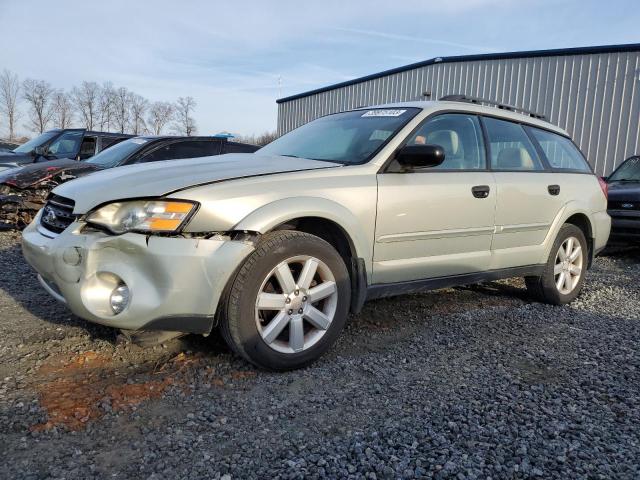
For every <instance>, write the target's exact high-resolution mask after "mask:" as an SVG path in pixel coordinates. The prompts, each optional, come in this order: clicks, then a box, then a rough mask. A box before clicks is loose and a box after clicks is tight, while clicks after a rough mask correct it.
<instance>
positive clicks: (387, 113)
mask: <svg viewBox="0 0 640 480" xmlns="http://www.w3.org/2000/svg"><path fill="white" fill-rule="evenodd" d="M404 112H406V110H369V111H367V112H365V113H364V114H363V115H362V116H363V117H399V116H400V115H402V114H403V113H404Z"/></svg>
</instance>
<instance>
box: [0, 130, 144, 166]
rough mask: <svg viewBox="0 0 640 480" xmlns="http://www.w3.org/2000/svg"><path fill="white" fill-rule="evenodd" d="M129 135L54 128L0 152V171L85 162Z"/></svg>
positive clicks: (129, 136)
mask: <svg viewBox="0 0 640 480" xmlns="http://www.w3.org/2000/svg"><path fill="white" fill-rule="evenodd" d="M131 137H132V135H127V134H124V133H109V132H93V131H90V130H85V129H84V128H67V129H54V130H49V131H46V132H44V133H43V134H41V135H38V136H37V137H36V138H32V139H31V140H29V141H28V142H26V143H24V144H22V145H20V146H18V147H16V148H14V149H13V150H11V151H0V171H2V170H7V169H9V168H14V167H19V166H23V165H26V164H30V163H38V162H47V161H50V160H56V159H60V158H69V159H72V160H86V159H87V158H91V157H93V156H94V155H95V154H96V153H99V152H101V151H102V150H105V149H106V148H108V147H110V146H112V145H115V144H116V143H118V142H121V141H122V140H124V139H126V138H131Z"/></svg>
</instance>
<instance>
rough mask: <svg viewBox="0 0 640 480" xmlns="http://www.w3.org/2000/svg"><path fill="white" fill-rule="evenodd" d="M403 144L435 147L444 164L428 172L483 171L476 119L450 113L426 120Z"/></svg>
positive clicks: (479, 136) (484, 164)
mask: <svg viewBox="0 0 640 480" xmlns="http://www.w3.org/2000/svg"><path fill="white" fill-rule="evenodd" d="M407 145H439V146H440V147H442V149H443V150H444V162H442V163H441V164H440V165H438V166H436V167H431V168H429V170H479V169H484V168H486V160H485V156H484V145H483V142H482V130H480V123H479V122H478V117H476V116H475V115H464V114H458V113H450V114H443V115H438V116H437V117H434V118H431V119H429V120H427V121H426V122H425V123H424V124H423V125H422V126H421V127H420V128H419V129H418V130H417V131H416V132H415V133H414V134H413V135H412V136H411V137H410V138H409V142H408V143H407Z"/></svg>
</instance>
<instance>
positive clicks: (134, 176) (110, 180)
mask: <svg viewBox="0 0 640 480" xmlns="http://www.w3.org/2000/svg"><path fill="white" fill-rule="evenodd" d="M339 166H341V165H339V164H336V163H332V162H324V161H320V160H307V159H303V158H292V157H281V156H268V155H260V154H257V153H256V154H254V153H229V154H226V155H219V156H215V157H201V158H193V159H187V160H166V161H161V162H153V163H146V164H139V165H130V166H126V167H118V168H112V169H108V170H103V171H101V172H96V173H95V174H93V175H89V176H87V177H85V178H80V179H78V180H72V181H71V182H68V183H65V184H63V185H60V186H59V187H56V188H55V189H54V193H55V194H56V195H61V196H63V197H67V198H71V199H73V200H74V201H75V202H76V206H75V209H74V212H75V213H79V214H81V213H86V212H87V211H89V210H90V209H91V208H94V207H95V206H97V205H100V204H103V203H107V202H110V201H115V200H121V199H126V198H141V197H160V196H163V195H167V194H169V193H173V192H177V191H180V190H185V189H187V188H190V187H195V186H199V185H206V184H209V183H217V182H221V181H224V180H232V179H238V178H246V177H255V176H258V175H269V174H276V173H285V172H297V171H301V170H315V169H319V168H335V167H339Z"/></svg>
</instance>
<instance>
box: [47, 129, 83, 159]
mask: <svg viewBox="0 0 640 480" xmlns="http://www.w3.org/2000/svg"><path fill="white" fill-rule="evenodd" d="M83 137H84V132H81V131H77V132H65V133H63V134H62V135H60V136H59V137H58V138H56V139H55V140H54V141H53V142H51V144H50V145H49V149H48V150H49V151H48V153H49V154H51V155H55V156H56V157H58V158H62V157H75V156H76V155H77V154H78V151H79V150H80V144H81V143H82V139H83Z"/></svg>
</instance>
